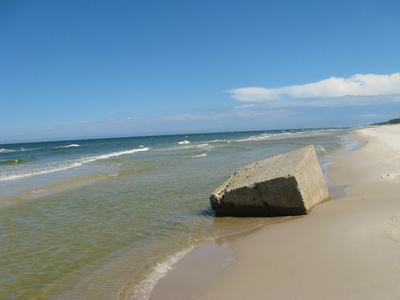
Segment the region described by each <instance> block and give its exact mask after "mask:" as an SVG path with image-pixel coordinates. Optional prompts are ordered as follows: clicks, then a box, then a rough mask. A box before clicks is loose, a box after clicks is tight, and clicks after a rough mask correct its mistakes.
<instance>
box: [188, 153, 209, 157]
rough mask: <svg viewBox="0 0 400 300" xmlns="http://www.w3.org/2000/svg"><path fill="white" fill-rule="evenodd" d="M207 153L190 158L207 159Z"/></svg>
mask: <svg viewBox="0 0 400 300" xmlns="http://www.w3.org/2000/svg"><path fill="white" fill-rule="evenodd" d="M206 156H207V153H202V154H198V155H193V156H191V157H190V158H200V157H206Z"/></svg>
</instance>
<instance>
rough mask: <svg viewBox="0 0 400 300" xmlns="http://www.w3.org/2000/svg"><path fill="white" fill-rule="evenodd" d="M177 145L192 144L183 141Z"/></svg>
mask: <svg viewBox="0 0 400 300" xmlns="http://www.w3.org/2000/svg"><path fill="white" fill-rule="evenodd" d="M177 144H178V145H189V144H190V142H189V141H187V140H183V141H180V142H178V143H177Z"/></svg>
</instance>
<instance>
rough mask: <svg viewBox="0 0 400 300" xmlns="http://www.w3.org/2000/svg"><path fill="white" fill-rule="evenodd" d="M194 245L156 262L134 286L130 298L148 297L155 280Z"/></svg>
mask: <svg viewBox="0 0 400 300" xmlns="http://www.w3.org/2000/svg"><path fill="white" fill-rule="evenodd" d="M193 248H194V246H193V245H192V246H191V247H190V248H188V249H184V250H181V251H179V252H177V253H175V254H173V255H171V256H169V257H167V258H166V259H165V260H164V261H162V262H160V263H158V264H157V265H156V266H155V267H154V268H153V270H152V271H151V272H150V273H149V275H148V276H147V278H146V279H144V280H143V281H142V282H141V283H139V284H138V285H137V286H135V290H134V292H133V295H132V298H131V299H149V298H150V294H151V292H152V290H153V289H154V287H155V286H156V284H157V282H158V281H159V280H160V279H162V278H164V277H165V276H166V275H167V273H168V271H170V270H171V269H172V267H173V266H174V265H175V264H176V263H177V262H178V261H179V260H180V259H182V258H183V257H184V256H185V255H186V254H187V253H188V252H190V251H191V250H193Z"/></svg>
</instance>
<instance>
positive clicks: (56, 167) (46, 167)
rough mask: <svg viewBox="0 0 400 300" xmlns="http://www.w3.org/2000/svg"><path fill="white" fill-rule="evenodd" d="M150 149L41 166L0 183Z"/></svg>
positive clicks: (13, 175) (144, 149)
mask: <svg viewBox="0 0 400 300" xmlns="http://www.w3.org/2000/svg"><path fill="white" fill-rule="evenodd" d="M149 149H150V148H139V149H131V150H126V151H120V152H112V153H109V154H104V155H98V156H91V157H84V158H80V159H75V160H69V161H65V162H55V163H50V164H47V165H44V166H39V167H42V168H41V169H36V170H32V169H31V170H29V171H27V172H23V173H19V174H12V175H5V176H4V175H3V176H0V182H2V181H12V180H18V179H23V178H28V177H33V176H37V175H44V174H49V173H54V172H59V171H65V170H68V169H71V168H76V167H80V166H82V165H84V164H87V163H91V162H95V161H97V160H102V159H108V158H113V157H118V156H121V155H127V154H133V153H136V152H144V151H148V150H149Z"/></svg>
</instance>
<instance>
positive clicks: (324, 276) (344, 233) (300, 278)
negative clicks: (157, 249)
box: [152, 126, 400, 299]
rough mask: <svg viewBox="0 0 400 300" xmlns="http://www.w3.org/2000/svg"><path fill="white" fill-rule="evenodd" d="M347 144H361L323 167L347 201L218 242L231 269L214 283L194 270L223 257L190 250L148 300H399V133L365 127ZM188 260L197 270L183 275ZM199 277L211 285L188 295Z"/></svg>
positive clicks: (391, 128)
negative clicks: (343, 187)
mask: <svg viewBox="0 0 400 300" xmlns="http://www.w3.org/2000/svg"><path fill="white" fill-rule="evenodd" d="M353 137H354V138H355V139H357V140H359V141H361V142H362V143H364V144H365V145H364V146H363V147H361V148H359V149H357V150H354V151H351V152H347V153H344V154H340V155H338V156H336V157H335V158H334V164H332V165H331V166H330V168H329V180H330V181H332V182H334V183H336V184H348V185H349V187H348V188H347V192H348V193H349V195H348V196H347V197H344V198H341V199H335V200H331V201H328V202H326V203H323V204H321V205H319V206H317V207H316V208H315V209H314V210H313V211H312V213H311V214H310V215H308V216H301V217H292V218H289V219H288V220H286V221H283V222H280V223H277V224H273V225H269V226H265V227H263V228H262V229H259V230H256V231H255V232H253V233H249V234H246V235H242V236H239V237H236V238H233V239H230V240H228V242H226V241H220V242H219V244H221V247H225V249H227V248H229V249H230V250H232V251H233V254H234V257H235V262H234V264H233V265H232V266H231V270H227V271H225V272H221V273H220V274H219V275H218V276H216V277H212V276H211V275H212V273H213V271H212V268H211V267H210V266H209V265H208V267H207V268H206V270H209V273H208V274H207V271H206V270H203V271H201V272H197V268H198V269H199V270H200V269H201V266H203V265H205V262H206V261H208V262H209V263H210V262H211V264H213V265H223V264H224V263H225V261H224V257H223V256H222V257H221V256H220V257H214V258H213V255H212V253H208V254H207V252H206V251H200V250H201V249H197V251H196V250H195V252H194V253H192V254H189V255H188V256H187V257H186V258H185V259H184V260H182V262H180V265H179V264H178V266H177V269H176V270H174V271H173V272H171V274H170V275H168V276H167V278H166V279H165V280H164V281H162V282H160V286H159V287H156V289H155V293H154V294H153V295H152V297H153V296H154V299H157V298H161V299H193V298H195V299H400V126H382V127H374V128H365V129H361V130H357V131H355V132H353ZM217 243H218V241H217ZM215 245H217V244H215ZM208 247H210V245H209V246H208ZM215 247H217V246H215ZM199 251H200V252H199ZM199 253H203V254H204V253H206V254H205V255H200V256H199ZM225 253H227V252H225ZM191 257H195V259H196V261H197V263H195V264H194V265H192V267H190V268H187V267H188V266H189V263H188V262H191V263H192V264H193V263H194V262H195V259H192V258H191ZM227 257H229V255H227ZM185 261H186V262H185ZM180 266H181V267H180ZM185 266H186V267H185ZM174 272H175V273H174ZM177 278H180V279H179V280H177ZM205 278H208V279H211V278H212V280H209V282H208V283H204V284H205V286H204V287H202V288H201V289H198V290H197V291H196V292H194V293H190V290H191V286H192V287H193V286H196V282H199V283H200V282H204V280H205ZM210 281H212V282H210ZM179 283H180V284H179ZM171 284H173V286H172V285H171ZM167 291H169V293H167ZM194 296H195V297H194Z"/></svg>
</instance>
